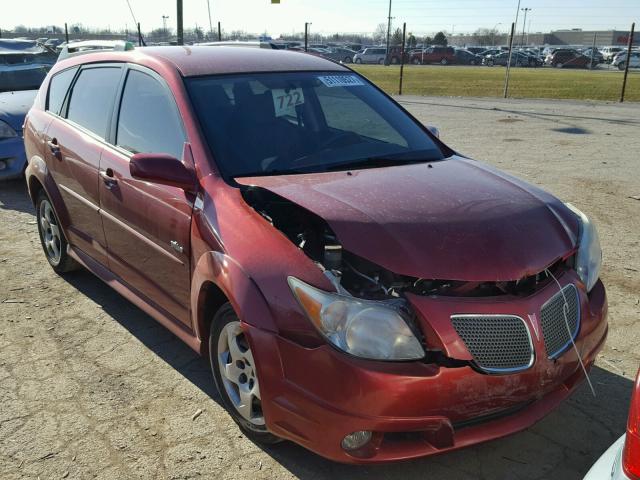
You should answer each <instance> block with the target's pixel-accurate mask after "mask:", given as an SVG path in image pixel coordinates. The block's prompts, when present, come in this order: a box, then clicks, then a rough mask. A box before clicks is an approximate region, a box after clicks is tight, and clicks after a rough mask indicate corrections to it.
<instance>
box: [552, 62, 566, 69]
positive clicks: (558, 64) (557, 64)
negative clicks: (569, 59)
mask: <svg viewBox="0 0 640 480" xmlns="http://www.w3.org/2000/svg"><path fill="white" fill-rule="evenodd" d="M554 67H556V68H562V67H564V65H563V64H562V63H561V62H558V63H556V64H555V65H554Z"/></svg>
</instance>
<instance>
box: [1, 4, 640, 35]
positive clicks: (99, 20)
mask: <svg viewBox="0 0 640 480" xmlns="http://www.w3.org/2000/svg"><path fill="white" fill-rule="evenodd" d="M183 1H184V21H185V27H193V26H195V25H196V24H197V25H199V26H201V27H203V28H204V29H205V30H206V29H208V24H209V20H208V14H207V0H183ZM280 1H281V3H280V5H272V4H271V0H210V3H211V15H212V19H213V24H214V25H216V24H217V22H218V20H219V21H221V22H222V28H223V29H224V30H225V31H227V32H229V31H231V30H245V31H248V32H254V33H262V32H265V31H266V32H268V33H269V34H271V35H272V36H274V37H277V36H278V35H279V34H280V33H291V32H293V31H297V32H299V31H302V30H303V28H304V22H312V25H311V30H312V31H315V32H322V33H333V32H373V31H374V30H375V28H376V26H377V25H378V24H379V23H384V22H386V17H387V14H388V13H387V12H388V10H387V9H388V7H389V2H388V0H280ZM5 2H6V3H7V4H6V5H4V6H3V7H2V13H1V14H0V28H3V29H11V28H13V27H14V26H15V25H26V26H44V25H51V24H55V25H63V24H64V23H65V22H67V23H69V24H72V23H82V24H83V25H85V26H88V27H107V26H110V27H111V28H125V26H126V27H128V28H130V29H131V28H132V27H133V25H134V22H133V19H132V17H131V13H130V12H129V8H128V6H127V1H126V0H17V1H16V0H4V1H3V3H5ZM130 2H131V6H132V8H133V11H134V14H135V15H136V17H137V20H138V21H139V22H141V24H142V28H143V30H146V31H148V30H151V29H152V28H158V27H161V26H162V15H168V16H169V20H168V25H169V26H171V27H175V20H176V12H175V5H176V2H175V0H130ZM517 4H518V2H517V0H393V5H392V14H391V15H392V16H393V17H395V19H394V25H396V26H398V25H402V22H405V21H406V22H407V30H408V31H410V32H413V33H432V32H436V31H438V30H445V31H447V32H451V31H452V30H453V31H454V33H471V32H473V31H475V30H476V29H477V28H480V27H485V28H493V27H494V26H495V25H496V24H499V25H498V27H497V28H498V29H499V30H501V31H506V30H507V29H508V28H509V26H510V24H511V22H512V21H513V18H514V15H515V11H516V6H517ZM521 7H522V8H524V7H529V8H531V9H532V10H531V11H530V12H529V13H528V17H527V28H528V29H530V31H531V32H538V31H548V30H552V29H554V30H555V29H566V28H582V29H584V30H592V29H597V30H605V29H612V28H615V29H625V30H626V29H628V28H629V26H630V24H631V22H632V21H635V22H636V23H639V25H638V29H637V30H640V0H606V1H605V0H522V5H521ZM519 28H520V29H521V28H522V17H520V19H519Z"/></svg>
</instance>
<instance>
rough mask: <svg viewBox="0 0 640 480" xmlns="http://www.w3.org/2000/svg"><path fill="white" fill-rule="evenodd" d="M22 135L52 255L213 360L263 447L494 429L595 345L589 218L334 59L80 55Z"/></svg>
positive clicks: (447, 444)
mask: <svg viewBox="0 0 640 480" xmlns="http://www.w3.org/2000/svg"><path fill="white" fill-rule="evenodd" d="M24 131H25V144H26V151H27V153H28V159H29V164H28V167H27V171H26V178H27V183H28V187H29V193H30V196H31V198H32V199H33V202H34V204H35V207H36V212H37V220H38V227H39V230H40V236H41V240H42V246H43V249H44V253H45V255H46V258H47V260H48V261H49V263H50V264H51V266H52V267H53V268H54V270H55V271H56V272H59V273H64V272H68V271H70V270H73V269H75V268H78V267H79V266H82V267H84V268H86V269H88V270H90V271H91V272H93V273H94V274H95V275H97V276H98V277H99V278H101V279H103V280H104V281H105V282H106V283H107V284H108V285H109V286H111V287H113V288H114V289H115V290H117V291H118V292H120V293H121V294H122V295H123V296H125V297H126V298H127V299H129V300H130V301H132V302H133V303H135V304H136V305H138V306H139V307H140V308H142V309H143V310H144V311H146V312H147V313H149V314H150V315H151V316H152V317H154V318H155V319H157V320H158V321H159V322H160V323H162V324H163V325H165V326H166V327H167V328H168V329H169V330H171V331H172V332H173V333H175V335H177V336H178V337H179V338H181V339H182V340H183V341H184V342H186V343H187V344H188V345H189V346H190V347H191V348H193V349H194V350H195V351H196V352H198V353H200V354H202V355H205V356H207V357H208V358H209V359H210V362H211V367H212V371H213V379H214V381H215V384H216V385H217V388H218V390H219V391H220V395H221V398H222V400H223V402H224V405H225V406H226V408H227V410H228V411H229V413H230V415H231V416H232V417H233V419H234V420H235V421H236V422H237V423H238V424H239V425H240V427H241V428H242V430H243V431H244V432H245V433H246V434H247V435H248V436H250V437H251V438H253V439H254V440H256V441H260V442H267V443H268V442H276V441H279V440H281V439H289V440H292V441H294V442H297V443H299V444H300V445H303V446H305V447H307V448H308V449H310V450H313V451H314V452H317V453H318V454H320V455H323V456H325V457H328V458H330V459H333V460H336V461H340V462H349V463H375V462H386V461H390V460H401V459H408V458H413V457H420V456H424V455H430V454H435V453H439V452H446V451H450V450H455V449H459V448H462V447H465V446H468V445H472V444H475V443H478V442H483V441H486V440H490V439H494V438H498V437H502V436H504V435H508V434H510V433H514V432H517V431H519V430H522V429H525V428H527V427H529V426H531V425H532V424H534V423H535V422H536V421H538V420H540V419H541V418H542V417H544V416H545V415H546V414H548V413H549V412H550V411H551V410H553V409H554V408H555V407H557V406H558V404H559V403H560V402H562V401H563V400H564V399H565V398H567V397H568V396H569V395H570V394H571V392H572V391H573V390H574V389H575V388H576V386H577V385H579V384H580V383H581V382H582V380H583V379H584V373H583V370H582V369H581V367H580V361H581V362H582V364H583V365H584V366H585V367H586V369H588V368H589V367H590V366H591V365H592V363H593V361H594V360H595V357H596V354H597V352H598V351H599V350H600V348H601V347H602V345H603V342H604V340H605V337H606V334H607V322H606V313H607V301H606V295H605V289H604V287H603V285H602V283H601V282H600V280H598V276H599V269H600V263H601V251H600V246H599V243H598V237H597V234H596V231H595V228H594V226H593V224H592V223H591V222H590V221H589V220H588V218H587V217H586V216H585V215H584V214H582V213H580V212H579V211H578V210H576V209H575V208H574V207H571V206H568V205H566V204H564V203H562V202H561V201H559V200H557V199H556V198H554V197H553V196H551V195H550V194H548V193H545V192H544V191H542V190H540V189H538V188H536V187H533V186H531V185H529V184H527V183H525V182H523V181H521V180H518V179H516V178H513V177H511V176H509V175H507V174H505V173H502V172H500V171H498V170H496V169H494V168H492V167H489V166H487V165H484V164H482V163H479V162H476V161H473V160H471V159H468V158H465V157H462V156H460V155H457V154H456V153H455V152H454V151H453V150H452V149H450V148H449V147H447V146H446V145H445V144H444V143H442V142H441V141H440V140H439V139H438V138H437V137H436V136H434V135H433V134H432V133H430V131H429V130H428V129H427V128H426V127H424V126H423V125H422V124H420V123H419V122H418V121H417V120H416V119H414V118H413V117H412V116H411V115H410V114H409V113H407V112H406V111H405V110H404V109H403V108H402V107H401V106H399V105H398V104H397V103H396V102H394V101H393V100H392V99H391V98H390V97H388V96H387V95H385V94H384V93H383V92H382V91H381V90H379V89H378V88H376V87H375V86H374V85H373V84H371V83H370V82H368V81H367V80H366V79H365V78H363V77H361V76H359V75H358V74H357V73H354V72H353V71H351V70H350V69H349V68H347V67H345V66H343V65H339V64H336V63H334V62H330V61H328V60H324V59H322V58H318V57H314V56H311V55H305V54H302V53H296V52H287V51H284V50H265V49H252V48H241V47H224V46H201V47H150V48H144V49H139V50H134V51H131V52H102V53H88V54H84V55H80V56H76V57H73V58H69V59H66V60H64V61H61V62H59V63H57V64H56V65H55V66H54V68H53V69H52V70H51V72H50V73H49V75H48V76H47V78H46V79H45V81H44V83H43V85H42V87H41V89H40V91H39V94H38V96H37V97H36V100H35V103H34V106H33V108H32V109H31V111H30V112H29V114H28V116H27V119H26V125H25V129H24ZM577 352H580V355H581V358H580V357H579V356H578V353H577Z"/></svg>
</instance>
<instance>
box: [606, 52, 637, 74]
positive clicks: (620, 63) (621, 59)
mask: <svg viewBox="0 0 640 480" xmlns="http://www.w3.org/2000/svg"><path fill="white" fill-rule="evenodd" d="M611 65H613V66H614V67H618V68H619V69H620V70H624V69H625V68H626V66H627V52H619V53H618V54H617V55H616V56H615V57H613V61H612V62H611ZM638 67H640V51H638V50H632V51H631V60H629V68H638Z"/></svg>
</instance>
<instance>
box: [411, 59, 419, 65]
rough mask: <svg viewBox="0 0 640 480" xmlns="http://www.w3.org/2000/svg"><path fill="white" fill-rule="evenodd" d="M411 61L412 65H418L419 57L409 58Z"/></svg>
mask: <svg viewBox="0 0 640 480" xmlns="http://www.w3.org/2000/svg"><path fill="white" fill-rule="evenodd" d="M411 63H413V64H414V65H420V63H421V62H420V59H419V58H414V59H413V60H411Z"/></svg>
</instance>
